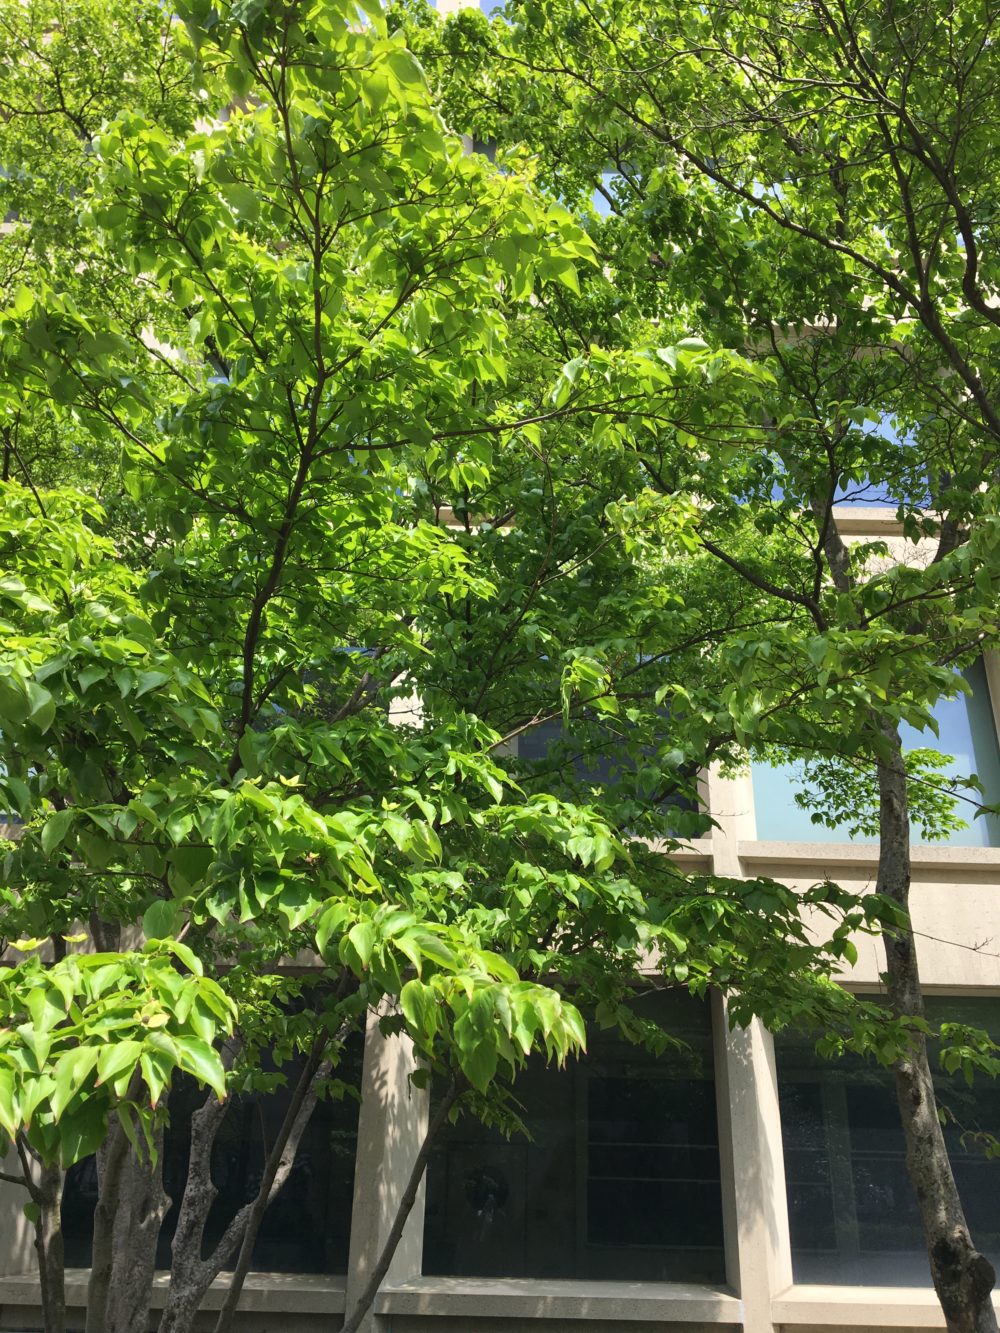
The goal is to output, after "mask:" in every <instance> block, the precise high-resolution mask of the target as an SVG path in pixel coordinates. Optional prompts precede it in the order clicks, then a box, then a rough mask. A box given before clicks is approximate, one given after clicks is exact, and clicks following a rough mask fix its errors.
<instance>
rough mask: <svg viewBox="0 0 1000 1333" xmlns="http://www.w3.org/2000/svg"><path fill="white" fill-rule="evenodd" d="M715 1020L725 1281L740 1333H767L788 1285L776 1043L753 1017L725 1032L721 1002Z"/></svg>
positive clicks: (724, 1011) (786, 1231) (788, 1258)
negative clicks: (733, 1295)
mask: <svg viewBox="0 0 1000 1333" xmlns="http://www.w3.org/2000/svg"><path fill="white" fill-rule="evenodd" d="M715 1018H716V1032H717V1033H718V1037H717V1039H716V1087H717V1089H718V1093H717V1095H718V1107H719V1141H720V1159H721V1168H722V1189H723V1218H724V1222H725V1227H726V1277H727V1281H728V1282H729V1285H730V1286H731V1287H733V1289H734V1290H735V1291H737V1292H738V1293H739V1295H740V1297H741V1299H742V1301H743V1333H773V1330H774V1325H773V1323H772V1320H771V1300H772V1298H773V1297H774V1296H776V1295H777V1294H778V1293H780V1292H782V1291H784V1290H785V1289H786V1288H787V1287H789V1286H790V1285H791V1282H792V1264H791V1247H790V1244H789V1236H788V1205H787V1201H786V1196H785V1166H784V1160H783V1158H782V1149H781V1118H780V1115H779V1112H778V1084H777V1079H776V1077H775V1069H774V1043H773V1041H772V1040H771V1037H770V1035H769V1033H768V1032H766V1031H765V1029H764V1028H763V1027H762V1026H761V1024H760V1023H758V1022H757V1021H756V1020H754V1022H753V1023H751V1025H750V1026H749V1027H748V1028H745V1029H744V1028H735V1029H734V1030H730V1028H729V1023H728V1020H727V1016H726V1006H725V1002H724V1001H723V1000H722V999H721V997H716V1010H715Z"/></svg>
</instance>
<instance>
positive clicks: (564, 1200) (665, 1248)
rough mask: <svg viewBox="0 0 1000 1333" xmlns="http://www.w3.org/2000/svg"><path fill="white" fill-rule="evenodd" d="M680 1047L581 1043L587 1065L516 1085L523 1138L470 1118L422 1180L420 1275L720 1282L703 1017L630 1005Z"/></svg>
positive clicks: (662, 1004)
mask: <svg viewBox="0 0 1000 1333" xmlns="http://www.w3.org/2000/svg"><path fill="white" fill-rule="evenodd" d="M636 1009H637V1011H639V1012H644V1013H646V1014H648V1016H650V1017H653V1018H655V1019H656V1021H657V1022H658V1023H660V1024H661V1025H662V1026H663V1027H664V1028H665V1029H666V1030H667V1031H669V1032H671V1033H672V1034H674V1035H676V1036H678V1037H680V1038H681V1039H682V1040H683V1041H684V1042H685V1043H686V1044H687V1048H688V1049H687V1050H686V1051H683V1052H675V1051H671V1052H668V1053H666V1054H664V1055H662V1056H658V1057H654V1056H652V1055H650V1054H648V1053H647V1052H645V1051H642V1050H641V1049H638V1048H636V1047H634V1046H630V1045H627V1044H625V1043H623V1042H621V1041H620V1040H616V1039H615V1038H614V1037H613V1036H610V1035H609V1034H607V1033H600V1032H593V1033H592V1034H591V1036H590V1042H589V1044H590V1052H589V1055H588V1056H587V1057H586V1058H585V1059H581V1060H579V1061H576V1062H573V1063H572V1064H570V1065H569V1066H568V1067H567V1068H566V1069H563V1070H559V1069H555V1068H552V1067H549V1066H546V1065H544V1064H543V1063H541V1062H540V1061H535V1062H533V1063H532V1064H531V1065H530V1067H529V1068H528V1069H527V1070H526V1071H525V1073H524V1074H523V1075H522V1076H521V1077H520V1078H519V1079H518V1080H517V1083H516V1085H515V1094H516V1096H517V1098H518V1101H519V1102H520V1103H521V1105H522V1106H523V1108H524V1110H523V1117H524V1120H525V1123H526V1125H527V1127H528V1129H529V1131H530V1134H531V1137H530V1139H525V1138H523V1137H517V1138H514V1139H511V1140H510V1141H507V1140H505V1139H504V1138H503V1137H502V1135H501V1134H499V1133H498V1132H496V1131H494V1130H488V1129H485V1128H483V1126H482V1125H480V1124H479V1123H478V1122H477V1121H475V1120H473V1119H471V1118H470V1117H469V1116H463V1117H462V1119H461V1120H460V1121H459V1122H458V1124H457V1125H455V1126H451V1127H449V1128H448V1130H447V1131H446V1133H445V1134H444V1136H443V1139H442V1141H441V1142H440V1143H439V1145H438V1147H437V1149H436V1150H435V1152H434V1154H433V1157H432V1159H431V1164H430V1167H429V1169H428V1176H427V1211H426V1222H425V1231H424V1272H425V1273H433V1274H450V1275H455V1276H475V1277H531V1278H591V1279H595V1280H596V1279H622V1280H631V1281H654V1282H662V1281H688V1282H720V1281H723V1280H724V1278H725V1262H724V1256H723V1242H722V1202H721V1188H720V1183H719V1142H718V1130H717V1124H716V1114H715V1088H714V1083H713V1074H712V1033H711V1017H710V1014H709V1010H708V1006H707V1005H705V1004H702V1003H700V1002H699V1001H696V1000H693V999H691V997H690V996H688V995H686V994H679V993H673V992H660V993H659V994H656V995H650V996H647V997H644V999H643V1000H641V1001H637V1002H636Z"/></svg>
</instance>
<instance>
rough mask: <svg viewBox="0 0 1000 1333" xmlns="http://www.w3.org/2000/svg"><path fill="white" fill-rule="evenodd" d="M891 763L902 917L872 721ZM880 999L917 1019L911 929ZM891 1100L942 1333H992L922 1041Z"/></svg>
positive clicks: (901, 809) (905, 885)
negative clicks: (877, 740) (903, 1142)
mask: <svg viewBox="0 0 1000 1333" xmlns="http://www.w3.org/2000/svg"><path fill="white" fill-rule="evenodd" d="M877 725H878V727H879V730H880V732H881V735H882V736H883V737H884V738H885V740H886V741H887V742H888V744H889V747H890V749H891V752H892V753H891V758H889V759H886V760H884V761H882V762H881V763H879V765H878V784H879V865H878V882H877V885H876V887H877V890H878V892H879V893H884V894H885V895H886V897H888V898H891V899H892V901H893V902H895V903H897V904H898V905H899V906H900V907H901V908H902V909H903V910H904V911H905V912H906V913H907V922H909V916H908V914H909V906H910V820H909V813H908V807H907V793H906V770H905V768H904V766H903V754H902V747H901V745H900V740H899V732H898V731H897V729H896V728H895V727H894V726H892V725H890V724H888V723H886V722H885V720H884V719H878V720H877ZM883 940H884V943H885V953H886V974H885V977H886V994H887V998H888V1001H889V1008H890V1010H891V1012H892V1015H893V1017H894V1018H905V1017H912V1018H923V1016H924V999H923V992H922V990H921V987H920V971H919V967H918V964H917V950H916V940H915V938H914V935H913V930H912V929H911V927H910V925H909V924H907V925H906V926H905V927H899V928H896V929H892V930H887V931H885V932H884V934H883ZM893 1076H894V1079H895V1083H896V1100H897V1102H898V1103H899V1115H900V1120H901V1121H902V1125H903V1134H904V1136H905V1139H906V1167H907V1171H908V1172H909V1176H910V1180H911V1182H912V1183H913V1188H914V1190H915V1192H916V1196H917V1203H918V1205H919V1208H920V1218H921V1222H922V1223H923V1230H924V1239H925V1241H926V1244H927V1255H928V1258H929V1260H930V1266H931V1276H932V1278H933V1281H934V1290H935V1291H936V1292H937V1295H938V1299H939V1300H940V1302H941V1308H942V1310H943V1311H944V1317H945V1321H946V1323H947V1326H948V1330H949V1333H997V1320H996V1315H995V1313H994V1310H993V1301H992V1294H991V1293H992V1291H993V1284H994V1281H995V1277H996V1275H995V1273H994V1270H993V1265H992V1264H991V1263H990V1261H989V1260H988V1259H987V1258H986V1256H985V1255H983V1254H980V1252H979V1251H978V1250H977V1249H976V1247H975V1245H974V1244H973V1241H972V1236H971V1235H970V1233H969V1226H968V1223H967V1222H966V1220H965V1212H964V1210H963V1208H962V1201H961V1199H960V1197H959V1193H958V1187H957V1186H956V1184H955V1176H954V1173H953V1172H952V1169H951V1162H950V1161H949V1160H948V1150H947V1148H946V1146H945V1141H944V1134H943V1132H942V1129H941V1121H940V1120H939V1118H938V1108H937V1100H936V1098H935V1095H934V1083H933V1080H932V1077H931V1067H930V1061H929V1059H928V1055H927V1042H926V1040H925V1038H924V1036H923V1034H922V1033H920V1032H913V1033H911V1035H910V1038H909V1044H908V1049H907V1051H906V1054H905V1055H904V1056H903V1058H902V1059H900V1060H898V1061H897V1062H896V1064H895V1065H894V1066H893Z"/></svg>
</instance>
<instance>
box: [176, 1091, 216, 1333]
mask: <svg viewBox="0 0 1000 1333" xmlns="http://www.w3.org/2000/svg"><path fill="white" fill-rule="evenodd" d="M228 1113H229V1102H228V1100H227V1101H224V1102H220V1101H219V1100H218V1098H217V1097H216V1096H215V1093H214V1092H212V1093H209V1095H208V1096H207V1097H206V1098H205V1101H204V1102H203V1103H202V1105H201V1106H200V1107H199V1108H198V1110H197V1111H195V1113H194V1115H193V1116H192V1117H191V1148H190V1153H189V1156H188V1173H187V1180H186V1182H185V1185H184V1193H183V1195H182V1196H181V1206H180V1212H179V1214H178V1217H177V1230H176V1231H175V1232H174V1239H173V1243H172V1247H171V1264H170V1287H169V1290H168V1292H167V1302H166V1305H165V1306H164V1307H163V1314H162V1315H161V1317H160V1325H159V1333H186V1330H188V1329H190V1328H191V1326H192V1324H193V1322H194V1317H195V1315H196V1314H197V1313H198V1309H199V1307H200V1306H201V1302H202V1298H203V1297H204V1295H205V1292H206V1291H207V1290H208V1288H209V1286H210V1285H211V1283H212V1278H213V1277H214V1276H215V1273H214V1271H213V1270H212V1268H211V1265H210V1264H209V1262H208V1261H207V1260H205V1259H203V1258H202V1257H201V1251H202V1245H203V1242H204V1237H205V1223H206V1222H207V1221H208V1215H209V1213H210V1211H211V1208H212V1204H213V1203H214V1202H215V1198H216V1195H217V1194H218V1190H217V1189H216V1187H215V1184H214V1183H213V1181H212V1148H213V1146H214V1144H215V1139H216V1135H217V1134H218V1132H219V1129H220V1127H221V1125H222V1122H223V1121H224V1120H225V1118H226V1116H227V1114H228Z"/></svg>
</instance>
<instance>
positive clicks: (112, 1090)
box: [0, 940, 235, 1166]
mask: <svg viewBox="0 0 1000 1333" xmlns="http://www.w3.org/2000/svg"><path fill="white" fill-rule="evenodd" d="M41 943H42V942H41V941H37V940H36V941H19V942H18V945H19V947H22V948H31V949H34V950H36V952H33V953H32V954H31V955H30V956H29V957H28V958H26V959H25V960H24V961H23V962H21V963H18V964H15V965H14V966H13V967H10V968H8V969H7V970H6V971H5V975H4V984H3V986H2V987H0V1005H2V1010H0V1013H2V1021H3V1030H2V1035H0V1127H2V1128H3V1130H4V1132H5V1133H6V1134H8V1135H10V1137H11V1138H13V1137H14V1135H15V1134H18V1133H24V1134H25V1135H26V1136H27V1140H28V1142H29V1143H30V1144H31V1146H32V1147H33V1148H34V1149H35V1151H36V1152H37V1153H38V1154H39V1156H40V1157H42V1158H43V1159H44V1160H46V1161H56V1162H60V1163H61V1164H62V1165H63V1166H70V1165H72V1163H73V1162H75V1161H78V1160H79V1159H80V1158H81V1157H85V1156H87V1155H88V1154H90V1153H93V1152H96V1151H97V1149H98V1148H99V1147H100V1146H101V1144H102V1142H103V1141H104V1138H105V1136H106V1134H107V1131H108V1122H109V1120H110V1119H111V1117H112V1116H116V1117H117V1118H118V1120H119V1123H120V1124H121V1125H122V1126H123V1128H124V1129H125V1130H126V1132H127V1133H128V1134H129V1135H130V1136H134V1134H135V1127H134V1124H133V1121H132V1116H131V1111H132V1109H133V1108H134V1107H137V1106H141V1107H142V1109H143V1114H141V1115H140V1116H139V1117H138V1123H139V1125H141V1126H142V1128H143V1129H144V1131H145V1134H146V1138H147V1141H148V1142H150V1143H151V1139H150V1137H149V1136H150V1127H151V1124H152V1119H153V1118H152V1116H150V1115H149V1114H146V1113H145V1108H146V1107H147V1106H148V1107H150V1108H151V1109H152V1110H153V1111H155V1109H156V1107H157V1106H158V1104H159V1103H160V1101H161V1099H162V1098H163V1096H164V1093H165V1091H166V1089H167V1088H169V1086H170V1083H171V1081H172V1079H173V1078H174V1076H175V1074H176V1073H177V1072H183V1073H187V1074H190V1075H192V1076H193V1077H194V1078H196V1079H198V1080H199V1082H201V1083H203V1084H206V1085H207V1086H208V1087H210V1088H212V1089H213V1090H214V1091H215V1093H216V1094H217V1096H218V1097H220V1098H222V1097H224V1096H225V1095H226V1078H225V1072H224V1070H223V1066H222V1061H221V1059H220V1057H219V1053H218V1050H217V1049H216V1045H215V1043H216V1042H217V1041H218V1039H219V1038H220V1037H222V1036H224V1035H225V1034H227V1033H229V1032H231V1031H232V1026H233V1021H234V1018H235V1009H234V1006H233V1004H232V1003H231V1001H230V1000H229V999H228V998H227V997H226V995H225V993H224V992H223V990H222V989H221V987H220V986H219V985H218V983H217V982H215V981H213V980H212V979H211V978H209V977H206V976H205V975H204V973H203V969H202V966H201V963H200V962H199V960H198V958H197V957H196V956H195V955H194V954H193V953H192V952H191V950H190V949H188V948H187V946H186V945H184V944H181V943H179V942H178V941H176V940H171V941H164V942H159V941H153V942H151V943H150V944H149V945H147V946H146V948H145V949H144V950H143V951H142V952H138V953H132V954H125V955H122V954H104V953H84V954H68V955H67V956H66V957H65V958H63V959H61V960H60V961H59V962H57V963H51V964H45V963H43V962H42V961H41V959H40V957H39V955H38V953H37V949H38V946H39V945H40V944H41Z"/></svg>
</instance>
